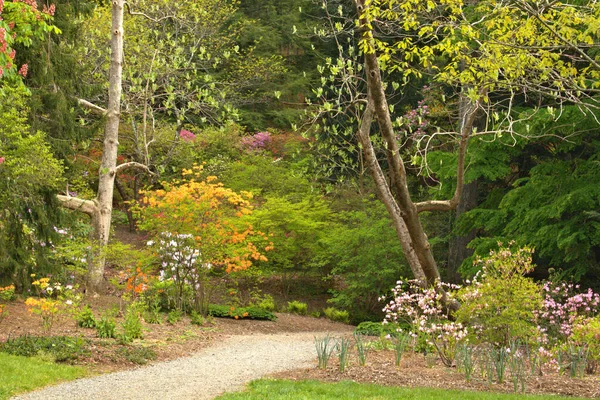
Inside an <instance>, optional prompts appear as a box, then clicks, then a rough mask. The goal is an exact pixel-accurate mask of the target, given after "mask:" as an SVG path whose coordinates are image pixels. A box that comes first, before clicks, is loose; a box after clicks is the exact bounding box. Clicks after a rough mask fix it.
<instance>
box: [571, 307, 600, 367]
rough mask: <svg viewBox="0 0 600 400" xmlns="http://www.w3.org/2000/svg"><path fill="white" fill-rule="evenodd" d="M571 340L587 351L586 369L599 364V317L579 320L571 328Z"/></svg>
mask: <svg viewBox="0 0 600 400" xmlns="http://www.w3.org/2000/svg"><path fill="white" fill-rule="evenodd" d="M571 339H572V340H573V341H574V342H575V343H576V344H577V345H579V346H585V347H587V349H588V350H589V355H588V369H591V370H595V369H596V368H597V367H598V364H600V317H594V318H586V319H581V320H579V321H578V323H576V324H575V325H574V326H573V333H572V336H571Z"/></svg>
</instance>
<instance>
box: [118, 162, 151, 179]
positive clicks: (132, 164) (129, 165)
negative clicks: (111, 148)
mask: <svg viewBox="0 0 600 400" xmlns="http://www.w3.org/2000/svg"><path fill="white" fill-rule="evenodd" d="M127 168H137V169H141V170H143V171H144V172H146V173H147V174H148V175H152V176H154V175H156V174H155V173H154V172H152V171H150V168H148V166H147V165H144V164H140V163H138V162H135V161H131V162H126V163H123V164H120V165H117V168H116V169H115V171H116V172H117V173H119V172H121V171H123V170H124V169H127Z"/></svg>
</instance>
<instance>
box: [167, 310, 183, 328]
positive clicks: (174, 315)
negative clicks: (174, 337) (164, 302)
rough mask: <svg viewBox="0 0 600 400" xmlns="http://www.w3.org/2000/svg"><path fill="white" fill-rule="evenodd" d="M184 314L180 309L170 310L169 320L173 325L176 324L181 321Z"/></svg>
mask: <svg viewBox="0 0 600 400" xmlns="http://www.w3.org/2000/svg"><path fill="white" fill-rule="evenodd" d="M182 316H183V313H182V312H181V311H179V310H172V311H169V314H167V322H168V323H169V324H171V325H175V324H176V323H177V322H179V320H180V319H181V317H182Z"/></svg>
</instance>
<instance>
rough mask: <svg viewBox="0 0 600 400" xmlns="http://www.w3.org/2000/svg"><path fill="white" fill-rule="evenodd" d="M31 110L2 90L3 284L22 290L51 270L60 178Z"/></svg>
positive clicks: (0, 196)
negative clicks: (30, 120)
mask: <svg viewBox="0 0 600 400" xmlns="http://www.w3.org/2000/svg"><path fill="white" fill-rule="evenodd" d="M27 111H28V110H27V107H26V105H25V101H24V99H23V97H22V92H21V91H20V90H18V89H13V88H10V87H5V88H4V89H3V90H2V91H0V121H4V123H0V282H2V281H12V282H14V283H15V284H17V285H19V286H20V285H23V284H24V282H29V273H31V272H32V270H33V268H42V267H43V266H44V265H46V266H47V259H48V257H47V254H46V252H47V251H49V250H50V249H49V244H50V243H49V240H50V239H51V238H54V239H55V235H56V234H55V232H54V230H53V229H52V225H53V224H54V223H55V222H54V221H56V217H57V213H58V212H57V210H56V205H55V204H53V196H52V194H53V192H55V191H56V190H57V189H58V187H59V185H60V184H61V174H62V165H61V163H60V162H59V161H57V160H56V159H55V158H54V157H53V156H52V153H51V151H50V149H49V146H48V145H47V144H46V142H45V135H44V134H43V133H41V132H37V133H34V134H32V133H31V132H30V129H29V126H28V125H27V118H26V116H27ZM61 186H62V185H61Z"/></svg>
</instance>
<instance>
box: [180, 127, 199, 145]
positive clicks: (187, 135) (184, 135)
mask: <svg viewBox="0 0 600 400" xmlns="http://www.w3.org/2000/svg"><path fill="white" fill-rule="evenodd" d="M179 137H180V138H181V139H182V140H184V141H186V142H193V141H194V140H196V135H194V134H193V133H192V132H190V131H188V130H186V129H182V130H181V131H179Z"/></svg>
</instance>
